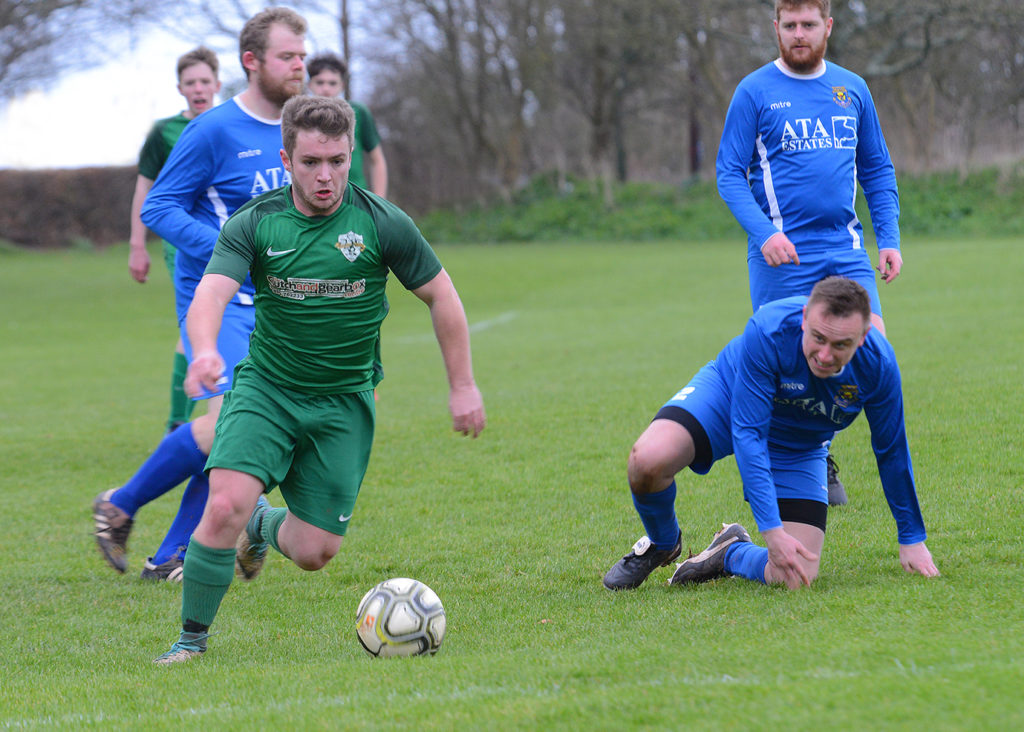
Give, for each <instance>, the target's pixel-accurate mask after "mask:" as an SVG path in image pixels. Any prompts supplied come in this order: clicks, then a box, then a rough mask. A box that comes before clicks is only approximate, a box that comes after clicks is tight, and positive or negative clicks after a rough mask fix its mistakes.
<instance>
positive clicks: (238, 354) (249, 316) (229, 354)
mask: <svg viewBox="0 0 1024 732" xmlns="http://www.w3.org/2000/svg"><path fill="white" fill-rule="evenodd" d="M254 327H256V308H254V307H253V306H252V305H242V304H240V303H237V302H235V301H234V300H232V301H231V302H229V303H228V306H227V307H226V308H225V309H224V319H223V320H222V321H221V324H220V333H218V334H217V350H218V351H219V352H220V355H221V357H222V358H223V359H224V379H225V381H224V383H223V384H221V385H220V386H219V387H218V388H217V391H206V390H205V389H204V390H203V394H202V396H199V397H196V399H209V398H210V397H214V396H217V395H219V394H223V393H224V392H226V391H228V390H229V389H230V388H231V379H232V377H233V375H234V371H235V366H236V365H237V364H238V362H239V361H241V360H242V359H243V358H245V357H246V356H247V355H248V354H249V336H250V335H252V329H253V328H254ZM180 328H181V342H182V344H183V345H184V346H185V358H186V359H188V362H189V363H192V344H191V343H189V341H188V333H187V332H186V330H185V322H184V321H182V322H181V324H180Z"/></svg>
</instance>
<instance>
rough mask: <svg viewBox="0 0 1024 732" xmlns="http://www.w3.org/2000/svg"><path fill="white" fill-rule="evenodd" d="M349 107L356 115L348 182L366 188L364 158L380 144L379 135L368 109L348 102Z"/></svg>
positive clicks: (356, 103)
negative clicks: (354, 141) (354, 140)
mask: <svg viewBox="0 0 1024 732" xmlns="http://www.w3.org/2000/svg"><path fill="white" fill-rule="evenodd" d="M349 105H350V106H351V107H352V111H353V112H355V115H356V144H355V149H354V150H353V151H352V167H351V168H350V169H349V173H348V180H349V182H350V183H355V184H356V185H357V186H359V187H360V188H367V187H368V181H367V180H366V165H365V164H364V156H365V154H366V153H368V152H370V151H371V150H373V149H374V148H375V147H377V145H379V144H380V134H379V133H378V132H377V124H376V123H375V122H374V120H373V115H372V114H371V113H370V110H369V109H367V108H366V107H365V106H364V105H362V104H360V103H359V102H353V101H349Z"/></svg>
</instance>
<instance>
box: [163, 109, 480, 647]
mask: <svg viewBox="0 0 1024 732" xmlns="http://www.w3.org/2000/svg"><path fill="white" fill-rule="evenodd" d="M354 126H355V119H354V116H353V113H352V108H351V107H350V106H349V105H348V104H347V103H346V102H344V101H343V100H339V99H328V98H324V97H296V98H294V99H291V100H289V101H288V103H287V104H285V106H284V110H283V116H282V123H281V133H282V137H283V140H284V150H283V151H282V153H281V159H282V161H283V162H284V166H285V168H286V169H287V170H288V171H289V173H290V174H291V176H292V183H291V185H290V186H287V187H285V188H281V189H279V190H277V191H275V192H273V193H268V194H266V195H264V196H261V197H260V198H258V199H256V200H255V201H253V202H251V203H249V204H247V205H246V206H244V207H242V208H241V209H240V210H239V211H238V212H237V213H236V214H235V215H234V216H232V217H231V219H229V220H228V222H227V223H226V224H225V225H224V228H223V230H222V231H221V235H220V238H219V239H218V240H217V245H216V248H215V249H214V253H213V257H212V258H211V259H210V263H209V265H208V266H207V268H206V273H205V274H204V275H203V279H202V281H201V282H200V283H199V287H198V288H197V289H196V295H195V299H194V300H193V302H192V306H191V308H190V309H189V312H188V319H187V328H188V336H189V339H190V341H191V343H192V345H193V349H194V354H195V355H194V357H193V359H192V363H191V365H190V366H189V372H188V377H187V379H186V384H185V386H186V389H187V390H189V391H190V392H192V393H195V392H197V391H198V390H199V388H200V386H202V387H205V388H207V389H208V388H211V387H212V386H214V385H215V384H216V383H217V381H218V380H219V379H220V378H221V377H222V376H223V370H224V360H223V358H222V356H221V355H220V354H219V353H218V352H217V332H218V330H219V328H220V324H221V317H222V315H223V313H224V309H225V307H226V306H227V304H228V303H229V302H230V301H231V298H232V297H233V296H234V295H235V293H236V292H237V290H238V288H239V286H240V285H241V283H243V282H245V281H246V277H247V276H248V275H249V274H250V273H251V276H252V282H253V284H254V285H255V288H256V297H255V307H256V328H255V330H254V331H253V334H252V340H251V343H250V346H249V356H248V357H247V358H246V359H245V360H243V361H242V362H241V363H240V364H239V365H238V366H237V367H236V369H235V378H234V388H233V389H232V391H230V392H229V393H228V394H226V395H225V397H224V405H223V407H222V410H221V413H220V417H219V419H218V421H217V428H216V438H215V439H214V441H213V451H212V452H211V454H210V459H209V461H208V462H207V464H206V468H207V470H208V471H209V475H210V498H209V501H208V503H207V505H206V511H205V512H204V513H203V517H202V519H201V521H200V522H199V526H198V527H196V530H195V533H194V534H193V536H192V541H191V544H190V545H189V550H188V552H187V553H186V555H185V566H184V576H183V582H184V585H183V588H182V611H181V619H182V632H181V636H180V637H179V639H178V641H177V642H176V643H174V645H173V646H172V647H171V649H170V650H169V651H168V652H167V653H165V654H164V655H162V656H160V657H159V658H158V659H156V662H157V663H161V664H169V663H177V662H181V661H187V660H189V659H191V658H194V657H195V656H198V655H199V654H201V653H203V652H205V651H206V640H207V636H208V630H209V627H210V625H211V624H212V623H213V620H214V616H215V615H216V613H217V610H218V607H219V605H220V602H221V600H222V599H223V597H224V595H225V593H226V592H227V589H228V586H229V585H230V583H231V578H232V575H233V574H234V571H235V565H236V563H237V565H238V571H239V573H240V574H241V575H242V576H244V577H245V578H247V579H251V578H252V577H254V576H255V575H256V574H257V573H258V572H259V570H260V568H261V566H262V564H263V560H264V558H265V557H266V554H267V548H268V546H272V547H274V548H275V549H277V550H278V551H280V552H281V553H282V554H284V555H285V556H287V557H288V558H290V559H291V560H292V561H293V562H295V564H297V565H298V566H300V567H302V568H303V569H306V570H316V569H320V568H321V567H323V566H324V565H326V564H327V562H329V561H330V560H331V558H332V557H333V556H334V555H335V554H336V553H337V552H338V550H339V548H340V546H341V540H342V537H343V536H344V535H345V532H346V530H347V529H348V525H349V521H350V520H351V519H352V516H353V513H354V507H355V502H356V496H357V495H358V493H359V487H360V484H361V483H362V480H363V475H364V474H365V472H366V467H367V463H368V461H369V457H370V447H371V444H372V442H373V430H374V420H375V408H374V400H373V389H374V387H375V386H376V385H377V383H378V382H379V381H380V379H381V376H382V372H381V363H380V325H381V322H382V321H383V320H384V317H385V316H386V315H387V312H388V304H387V299H386V297H385V292H384V290H385V283H386V280H387V276H388V272H389V271H390V272H393V273H394V274H395V276H396V277H397V278H398V280H399V281H400V282H401V283H402V284H403V285H404V286H405V287H406V289H409V290H411V291H412V292H413V294H415V295H416V296H417V297H418V298H420V299H421V300H422V301H423V302H424V303H426V305H427V306H428V307H429V309H430V317H431V320H432V322H433V325H434V333H435V336H436V337H437V341H438V343H439V345H440V347H441V354H442V356H443V359H444V364H445V369H446V371H447V374H448V382H449V386H450V392H449V407H450V409H451V413H452V420H453V427H454V429H455V430H456V431H458V432H461V433H463V434H466V435H472V436H473V437H475V436H476V435H478V434H479V433H480V431H481V430H482V429H483V428H484V425H485V421H486V419H485V416H484V406H483V400H482V398H481V396H480V392H479V390H478V389H477V386H476V383H475V381H474V379H473V369H472V364H471V357H470V347H469V328H468V327H467V324H466V315H465V312H464V311H463V308H462V303H461V302H460V300H459V296H458V293H457V292H456V291H455V287H454V286H453V285H452V281H451V279H449V277H448V274H447V273H446V272H445V271H444V269H443V268H442V267H441V263H440V262H439V261H438V259H437V256H436V255H435V254H434V252H433V250H432V249H431V248H430V246H429V245H428V244H427V242H426V240H425V239H424V238H423V236H422V235H421V234H420V232H419V230H418V229H417V228H416V226H415V225H414V224H413V222H412V220H411V219H410V218H409V217H408V216H406V215H405V214H404V213H403V212H402V211H400V210H399V209H398V208H397V207H395V206H394V205H393V204H391V203H389V202H388V201H386V200H384V199H382V198H380V197H378V196H375V195H374V194H372V193H369V192H368V191H365V190H363V189H361V188H359V187H357V186H354V185H350V184H349V183H348V171H349V166H350V164H351V160H352V147H353V142H354V138H353V134H354ZM275 485H278V486H280V489H281V495H282V496H283V497H284V499H285V502H286V503H287V504H288V507H287V508H270V507H269V506H268V505H267V504H266V503H265V501H263V500H262V495H263V493H265V492H266V491H267V490H270V489H271V488H273V487H274V486H275ZM236 540H237V545H236Z"/></svg>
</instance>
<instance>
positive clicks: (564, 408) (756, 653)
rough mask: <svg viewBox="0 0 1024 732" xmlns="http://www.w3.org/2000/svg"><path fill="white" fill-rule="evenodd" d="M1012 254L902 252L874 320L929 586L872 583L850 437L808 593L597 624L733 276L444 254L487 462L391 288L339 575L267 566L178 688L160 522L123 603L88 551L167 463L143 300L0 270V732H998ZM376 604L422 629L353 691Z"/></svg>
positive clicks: (99, 270) (890, 555)
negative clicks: (408, 603) (386, 590)
mask: <svg viewBox="0 0 1024 732" xmlns="http://www.w3.org/2000/svg"><path fill="white" fill-rule="evenodd" d="M1019 248H1020V242H1019V241H1018V240H1015V239H993V238H987V239H981V238H979V239H977V240H974V241H972V242H971V247H970V251H971V256H967V257H965V256H964V255H963V242H962V241H961V240H959V239H933V238H928V239H920V238H912V237H911V238H908V239H907V241H906V242H905V252H904V254H905V256H906V259H907V262H908V265H907V267H906V269H905V273H904V274H903V275H902V276H901V277H900V278H899V279H898V280H897V281H896V283H894V284H893V285H891V286H885V287H883V294H882V297H883V301H884V304H885V307H886V311H885V313H886V321H887V326H888V330H889V336H890V338H891V339H892V341H893V343H894V345H895V347H896V350H897V353H898V354H899V356H900V362H901V367H902V371H903V381H904V389H905V394H906V410H907V420H908V432H909V434H910V440H911V446H912V449H913V450H914V456H915V463H914V466H915V473H916V475H917V478H918V481H919V486H920V499H921V504H922V510H923V512H924V516H925V519H926V521H927V523H928V527H929V540H928V545H929V548H930V549H931V550H932V552H933V554H934V555H935V559H936V561H937V563H938V566H939V568H940V569H941V570H942V572H943V576H942V577H940V578H937V579H925V578H922V577H919V576H911V575H907V574H905V573H904V572H903V570H902V569H901V568H900V566H899V563H898V561H897V553H896V544H895V529H894V526H893V522H892V519H891V517H890V515H889V512H888V509H887V506H886V503H885V500H884V497H883V495H882V491H881V488H880V486H879V484H878V477H877V470H876V468H875V465H874V457H873V455H872V453H871V450H870V447H869V445H868V435H867V429H866V425H865V423H864V421H863V420H859V421H858V422H857V423H855V424H854V426H853V427H852V428H851V429H850V430H848V431H847V432H846V433H844V434H843V435H841V436H840V438H839V439H838V440H837V441H836V445H835V452H836V454H837V457H838V460H839V464H840V467H841V468H842V471H843V472H842V477H843V479H844V481H845V482H846V486H847V490H848V492H849V494H850V498H851V503H850V505H848V506H846V507H844V508H842V509H838V510H834V511H831V512H830V514H829V533H828V539H827V542H826V548H825V552H824V555H823V560H822V567H821V576H820V577H819V579H818V581H817V582H816V583H815V585H814V586H813V587H812V588H810V589H808V590H802V591H798V592H792V593H791V592H787V591H785V590H782V589H780V588H766V587H763V586H761V585H756V584H753V583H749V582H745V581H742V580H737V579H724V580H719V581H716V582H713V583H710V584H708V585H703V586H701V587H698V588H694V589H690V590H686V591H679V590H677V589H675V588H669V587H666V586H665V585H664V580H665V579H666V578H667V577H668V575H669V570H668V569H665V570H661V571H660V572H659V573H657V574H656V575H655V576H654V577H652V578H651V580H650V581H649V582H647V583H646V584H645V585H644V586H642V587H641V588H640V589H638V590H637V591H635V592H629V593H622V594H612V593H609V592H607V591H605V590H604V589H603V587H602V586H601V583H600V578H601V575H602V574H603V573H604V571H605V570H607V568H608V567H609V566H610V565H611V563H612V562H613V561H615V560H616V559H617V558H618V557H619V556H621V555H622V554H624V553H625V552H626V551H628V549H629V546H630V545H631V544H632V542H633V541H634V540H635V539H636V538H637V536H639V534H640V533H641V532H642V529H641V525H640V522H639V520H638V519H637V517H636V515H635V512H634V510H633V508H632V504H631V502H630V499H629V496H628V489H627V487H626V485H625V464H626V456H627V454H628V451H629V447H630V445H631V443H632V441H633V440H634V439H635V438H636V436H637V435H638V434H639V433H640V432H641V431H642V430H643V428H644V426H645V425H646V424H647V422H648V420H649V419H650V417H651V415H652V414H654V412H655V411H656V410H657V408H658V407H659V406H660V405H661V404H662V403H663V401H664V399H666V398H667V397H668V396H670V395H671V394H672V393H674V391H675V390H676V389H677V388H678V387H679V386H680V385H681V384H682V383H684V382H685V380H686V379H687V378H688V377H689V376H690V374H692V373H693V371H694V370H696V369H697V368H698V367H699V366H700V365H702V364H703V363H704V362H706V361H707V360H708V359H709V358H711V357H712V356H713V355H714V354H715V353H716V352H717V350H718V349H719V348H720V347H721V346H722V345H723V344H724V343H725V342H726V340H727V339H728V338H730V337H731V336H732V335H734V334H735V333H737V332H739V330H740V328H741V327H742V324H743V322H744V321H745V319H746V318H747V316H748V315H749V302H748V300H747V292H746V275H745V272H744V268H743V260H744V256H745V251H744V248H743V245H742V244H741V243H737V242H736V241H734V240H733V241H692V240H690V241H675V240H673V241H667V242H629V246H628V247H623V246H621V243H620V242H614V243H599V244H587V245H583V244H564V243H557V242H546V243H543V244H538V245H528V244H527V245H510V246H502V247H474V246H442V247H440V249H439V253H440V256H441V258H442V260H443V261H444V263H445V266H446V268H447V269H448V271H449V272H451V274H452V277H453V279H454V280H455V282H456V284H457V286H458V288H459V291H460V295H461V296H462V299H463V301H464V302H465V305H466V308H467V311H468V313H469V317H470V322H471V325H472V327H473V355H474V364H475V369H476V372H477V377H478V380H479V383H480V386H481V388H482V390H483V393H484V396H485V399H486V405H487V409H488V419H489V424H488V427H487V429H486V430H485V432H484V433H483V434H482V435H481V436H480V438H479V439H477V440H468V439H465V438H462V437H461V436H459V435H455V434H453V433H452V432H451V428H450V421H449V419H448V416H447V412H446V409H447V394H446V384H445V377H444V370H443V367H442V365H441V363H440V355H439V353H438V349H437V345H436V343H435V342H434V339H433V336H432V332H431V328H430V324H429V318H428V315H427V312H426V309H425V308H424V306H423V305H422V303H420V302H419V301H418V300H417V299H416V298H414V297H412V296H411V295H409V294H408V293H406V292H404V291H402V289H401V288H400V287H399V286H396V287H395V288H394V291H393V292H392V293H391V303H392V312H391V314H390V315H389V317H388V319H387V321H386V322H385V325H384V331H383V355H384V362H385V368H386V378H385V380H384V381H383V382H382V384H381V386H380V388H379V396H380V399H379V401H378V435H377V439H376V445H375V448H374V454H373V457H372V459H371V464H370V469H369V472H368V474H367V477H366V481H365V483H364V487H363V491H362V495H361V497H360V499H359V503H358V505H357V507H356V516H355V517H354V518H353V520H352V525H351V529H350V531H349V534H348V536H347V537H346V539H345V541H344V543H343V545H342V548H341V552H340V554H339V555H338V556H337V557H336V558H335V559H334V560H333V561H332V562H331V563H330V565H328V567H327V568H325V569H324V570H323V571H320V572H313V573H307V572H302V571H300V570H298V569H297V568H296V567H294V566H292V565H291V564H290V563H289V562H288V561H287V560H285V559H284V558H283V557H281V556H280V555H277V554H273V553H272V556H271V557H270V558H269V559H268V562H267V566H266V568H265V569H264V571H263V573H262V574H261V575H260V577H259V578H258V579H257V580H256V581H254V582H252V583H242V582H236V583H234V584H233V586H232V587H231V590H230V591H229V592H228V595H227V597H226V599H225V601H224V605H223V607H222V611H221V613H220V616H219V617H218V619H217V623H216V624H215V626H214V628H213V630H214V632H215V635H214V636H213V637H212V638H211V640H210V650H209V652H208V653H207V654H206V655H205V656H204V657H203V658H200V659H197V660H195V661H193V662H191V663H190V664H188V665H186V666H184V667H180V668H159V667H156V666H154V665H153V664H151V663H150V661H151V659H152V658H154V657H155V656H156V655H158V654H159V653H161V652H163V651H164V650H166V648H167V647H168V646H169V644H170V642H171V641H172V640H174V638H175V637H176V633H177V627H178V623H179V616H178V613H179V604H180V587H179V586H177V585H164V584H144V583H142V582H141V581H140V580H139V579H138V572H139V570H140V569H141V566H142V562H143V561H144V559H145V557H146V555H147V553H152V551H153V550H154V549H155V547H156V545H157V543H158V542H159V540H160V539H161V537H162V535H163V531H164V530H165V529H166V527H167V526H168V524H169V522H170V520H171V517H172V516H173V515H174V511H175V509H176V499H177V497H178V496H179V495H180V494H179V493H177V492H175V493H173V494H171V495H170V496H168V497H167V498H165V499H163V500H160V501H157V502H154V503H153V504H151V505H150V506H147V507H145V508H144V509H142V511H140V513H139V515H138V517H137V518H138V521H137V524H136V530H135V532H134V533H133V535H132V539H131V542H130V545H129V547H130V551H131V553H130V560H131V568H130V573H129V574H128V575H124V576H120V575H116V574H114V573H113V572H112V571H111V570H110V569H108V568H107V567H106V566H105V565H104V564H103V562H102V560H101V559H100V557H99V555H98V553H97V552H96V549H95V547H94V544H93V540H92V538H91V537H90V535H89V532H90V530H91V520H90V513H89V505H90V502H91V500H92V498H93V496H94V495H95V494H96V493H98V492H99V491H100V490H102V489H105V488H108V487H111V486H114V485H117V484H118V483H119V482H120V481H123V480H124V479H125V478H126V477H127V476H128V475H129V474H130V473H131V472H132V471H133V470H134V469H135V467H136V466H137V465H138V463H139V462H140V461H141V460H143V459H144V458H145V457H146V456H147V455H148V454H149V453H150V452H151V451H152V449H153V448H154V447H155V445H156V444H157V442H158V441H159V439H160V437H161V434H162V428H163V423H164V419H165V415H166V409H167V376H168V371H169V369H170V365H171V352H172V348H173V344H174V339H175V337H176V330H175V328H174V323H173V315H172V309H171V293H170V286H169V283H168V281H167V278H166V277H165V276H163V275H162V273H161V272H159V271H155V272H154V273H153V275H152V276H151V278H150V281H149V283H147V284H146V285H144V286H139V285H138V284H136V283H134V282H132V281H131V280H130V278H129V277H128V276H127V273H126V272H125V267H124V263H125V260H126V258H127V251H126V249H125V247H117V248H113V249H109V250H106V251H102V252H88V251H82V250H75V251H70V250H65V251H61V252H50V253H45V254H40V253H25V252H20V253H8V254H5V255H4V258H3V277H4V287H3V289H2V290H0V312H3V314H4V317H3V318H2V319H0V342H2V343H3V344H4V369H2V370H0V417H2V419H0V465H3V466H4V485H3V490H2V491H0V512H2V515H3V516H4V517H5V522H4V531H3V532H2V533H0V556H2V557H3V564H2V566H0V617H2V618H3V620H4V622H3V623H2V624H0V648H2V649H3V653H2V654H0V678H2V679H3V683H2V684H0V727H11V728H16V729H39V728H51V727H56V728H82V727H84V728H94V729H99V728H103V729H124V730H128V729H132V730H136V729H146V730H160V729H168V730H172V729H173V730H177V729H217V730H221V729H226V730H243V729H256V728H273V727H278V726H284V725H287V727H288V728H290V729H415V730H450V729H474V730H475V729H489V730H522V729H544V730H549V729H550V730H579V729H599V730H606V729H607V730H675V729H684V728H685V729H694V730H703V729H707V730H721V729H722V728H723V725H724V726H726V727H748V726H749V727H753V728H767V727H776V726H778V727H784V728H786V729H818V728H821V727H822V726H823V725H825V726H828V727H829V728H834V729H995V728H999V729H1014V728H1019V727H1021V726H1022V725H1024V708H1022V707H1021V705H1020V703H1019V698H1020V688H1021V687H1022V685H1024V662H1022V660H1021V659H1022V658H1024V605H1022V604H1021V602H1020V576H1021V570H1022V566H1021V558H1020V547H1021V529H1020V527H1021V526H1022V525H1024V482H1022V476H1021V469H1020V456H1019V449H1018V445H1019V442H1020V414H1021V413H1022V412H1024V391H1022V390H1021V388H1020V383H1021V382H1022V380H1024V378H1022V377H1024V374H1022V366H1021V364H1022V363H1024V337H1021V336H1022V333H1021V320H1020V297H1019V290H1020V282H1021V281H1024V258H1022V257H1020V255H1019ZM154 261H159V257H158V256H157V255H156V254H155V253H154ZM993 263H995V264H996V265H997V266H993ZM270 498H271V502H272V503H274V504H275V505H281V498H280V495H279V494H277V493H276V492H275V493H272V494H271V496H270ZM677 510H678V514H679V519H680V524H681V526H682V530H683V543H684V548H689V549H692V550H694V551H699V550H700V549H702V548H703V546H704V545H705V544H706V543H707V541H708V540H709V538H710V536H711V533H712V532H713V531H714V529H715V527H716V525H717V522H719V521H722V520H730V521H731V520H740V521H744V522H747V523H748V525H749V521H750V513H749V509H748V508H747V507H746V505H745V504H744V503H743V499H742V495H741V491H740V486H739V483H738V475H737V472H736V469H735V464H734V462H733V461H731V460H726V461H724V462H723V463H721V464H719V465H718V466H716V467H715V469H714V470H712V472H711V473H710V474H709V475H707V476H703V477H698V476H694V475H691V474H688V473H687V474H685V475H680V477H679V499H678V501H677ZM751 528H752V527H751ZM394 575H409V576H413V577H416V578H418V579H421V580H423V581H425V582H427V583H428V584H429V585H430V586H431V587H433V588H434V589H435V590H436V591H437V592H438V593H439V594H440V596H441V598H442V600H443V601H444V603H445V606H446V609H447V611H448V616H449V630H448V637H447V639H446V641H445V645H444V646H443V647H442V649H441V651H440V653H439V654H438V655H437V656H436V657H434V658H413V659H394V660H390V661H379V660H374V659H371V658H369V657H368V656H366V655H365V654H364V652H363V651H362V649H361V648H360V647H359V644H358V642H357V641H356V638H355V632H354V617H355V608H356V605H357V603H358V601H359V599H360V598H361V597H362V594H363V593H364V592H365V591H366V590H367V589H369V588H370V587H371V586H373V585H374V584H376V582H378V581H379V580H381V579H383V578H385V577H387V576H394Z"/></svg>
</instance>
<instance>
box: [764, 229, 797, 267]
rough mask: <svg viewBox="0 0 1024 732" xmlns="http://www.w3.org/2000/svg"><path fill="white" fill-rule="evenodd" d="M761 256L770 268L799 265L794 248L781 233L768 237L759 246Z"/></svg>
mask: <svg viewBox="0 0 1024 732" xmlns="http://www.w3.org/2000/svg"><path fill="white" fill-rule="evenodd" d="M761 254H762V255H763V256H764V261H766V262H767V263H768V265H769V266H770V267H778V266H779V265H780V264H800V257H798V256H797V254H796V247H795V246H793V242H791V241H790V240H789V237H788V236H786V235H785V234H783V233H782V232H781V231H780V232H779V233H778V234H772V235H771V236H769V237H768V241H766V242H765V243H764V244H763V245H762V246H761Z"/></svg>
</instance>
